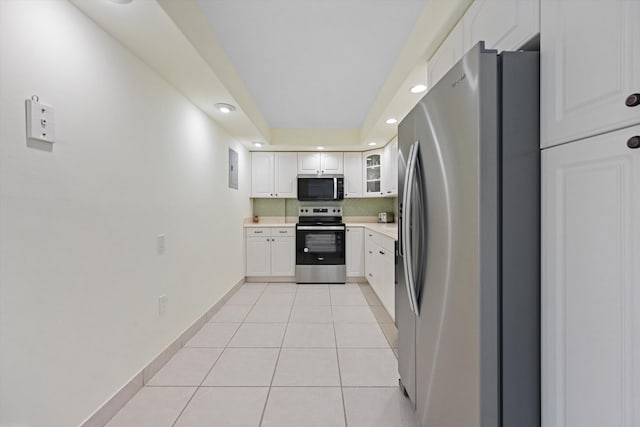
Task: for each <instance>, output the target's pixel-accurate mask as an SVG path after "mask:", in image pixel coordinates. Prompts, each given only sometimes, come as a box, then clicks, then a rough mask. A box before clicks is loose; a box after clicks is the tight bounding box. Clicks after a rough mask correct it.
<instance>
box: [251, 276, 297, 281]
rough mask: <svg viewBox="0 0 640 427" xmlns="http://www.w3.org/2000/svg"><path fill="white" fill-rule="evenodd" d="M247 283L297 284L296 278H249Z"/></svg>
mask: <svg viewBox="0 0 640 427" xmlns="http://www.w3.org/2000/svg"><path fill="white" fill-rule="evenodd" d="M244 279H245V281H246V282H247V283H295V282H296V278H295V276H251V277H249V276H247V277H245V278H244Z"/></svg>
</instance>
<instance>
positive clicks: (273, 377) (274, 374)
mask: <svg viewBox="0 0 640 427" xmlns="http://www.w3.org/2000/svg"><path fill="white" fill-rule="evenodd" d="M267 286H269V284H267ZM265 289H266V288H265ZM297 295H298V288H297V287H296V291H295V292H294V296H293V301H291V307H290V308H289V317H288V318H287V323H286V326H285V327H284V333H283V334H282V341H280V348H279V349H278V357H276V363H275V365H274V366H273V373H272V374H271V382H270V383H269V389H268V390H267V397H266V399H265V400H264V406H263V407H262V414H260V421H259V423H258V427H260V426H261V425H262V422H263V421H264V414H265V413H266V412H267V404H268V403H269V396H271V388H272V387H273V380H274V379H275V377H276V371H277V370H278V363H279V362H280V354H281V353H282V346H283V345H284V339H285V337H286V336H287V329H289V321H290V320H291V313H292V312H293V305H294V304H295V302H296V296H297Z"/></svg>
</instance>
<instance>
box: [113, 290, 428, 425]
mask: <svg viewBox="0 0 640 427" xmlns="http://www.w3.org/2000/svg"><path fill="white" fill-rule="evenodd" d="M397 342H398V340H397V330H396V328H395V325H394V324H393V321H392V320H391V318H390V317H389V315H388V314H387V312H386V311H385V310H384V308H383V307H382V306H381V305H380V301H379V300H378V298H377V297H376V295H375V293H374V292H373V290H372V289H371V288H370V287H369V285H366V284H346V285H296V284H293V283H286V284H282V283H271V284H268V283H247V284H245V285H244V286H242V287H241V288H240V289H239V290H238V291H237V292H236V293H235V294H234V295H233V296H232V297H231V298H230V299H229V301H228V302H227V303H226V304H225V305H224V306H223V307H222V308H220V310H219V311H218V312H217V313H216V314H215V315H214V316H213V317H212V318H211V320H210V321H209V322H208V323H206V324H205V325H204V326H203V327H202V329H200V331H199V332H198V333H196V335H194V336H193V338H192V339H191V340H190V341H189V342H187V343H186V345H185V346H184V347H183V348H182V349H181V350H179V351H178V352H177V353H176V354H175V356H174V357H173V358H172V359H171V360H170V361H169V362H167V364H166V365H165V366H164V367H163V368H162V369H161V370H160V371H159V372H158V373H157V374H156V375H155V376H154V377H153V378H152V379H151V380H150V381H149V382H148V384H146V385H145V387H143V388H142V390H140V392H138V394H136V395H135V396H134V397H133V399H131V400H130V401H129V402H128V403H127V405H126V406H125V407H124V408H122V410H121V411H120V412H118V413H117V414H116V415H115V417H114V418H113V419H112V420H111V421H110V422H109V423H108V424H107V426H109V427H120V426H125V427H134V426H135V427H144V426H149V427H151V426H153V427H161V426H192V427H202V426H224V427H227V426H255V427H257V426H277V427H288V426H295V427H314V426H323V427H324V426H349V427H359V426H362V427H365V426H366V427H372V426H373V427H376V426H380V427H383V426H384V427H392V426H393V427H396V426H397V427H405V426H407V427H409V426H411V427H415V426H417V424H416V423H415V419H414V414H413V409H412V408H411V404H410V402H409V400H408V399H406V398H405V397H404V396H403V395H402V393H401V392H400V390H399V389H398V370H397V359H396V357H397Z"/></svg>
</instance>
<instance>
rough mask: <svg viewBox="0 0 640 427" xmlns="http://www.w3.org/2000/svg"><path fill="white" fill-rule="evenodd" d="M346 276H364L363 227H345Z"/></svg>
mask: <svg viewBox="0 0 640 427" xmlns="http://www.w3.org/2000/svg"><path fill="white" fill-rule="evenodd" d="M345 246H346V252H347V253H346V259H347V277H364V229H363V228H362V227H347V238H346V242H345Z"/></svg>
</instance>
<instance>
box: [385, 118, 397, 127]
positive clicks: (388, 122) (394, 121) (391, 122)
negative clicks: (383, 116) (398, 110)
mask: <svg viewBox="0 0 640 427" xmlns="http://www.w3.org/2000/svg"><path fill="white" fill-rule="evenodd" d="M385 123H386V124H388V125H395V124H396V123H398V120H396V119H394V118H393V117H391V118H390V119H387V121H386V122H385Z"/></svg>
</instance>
